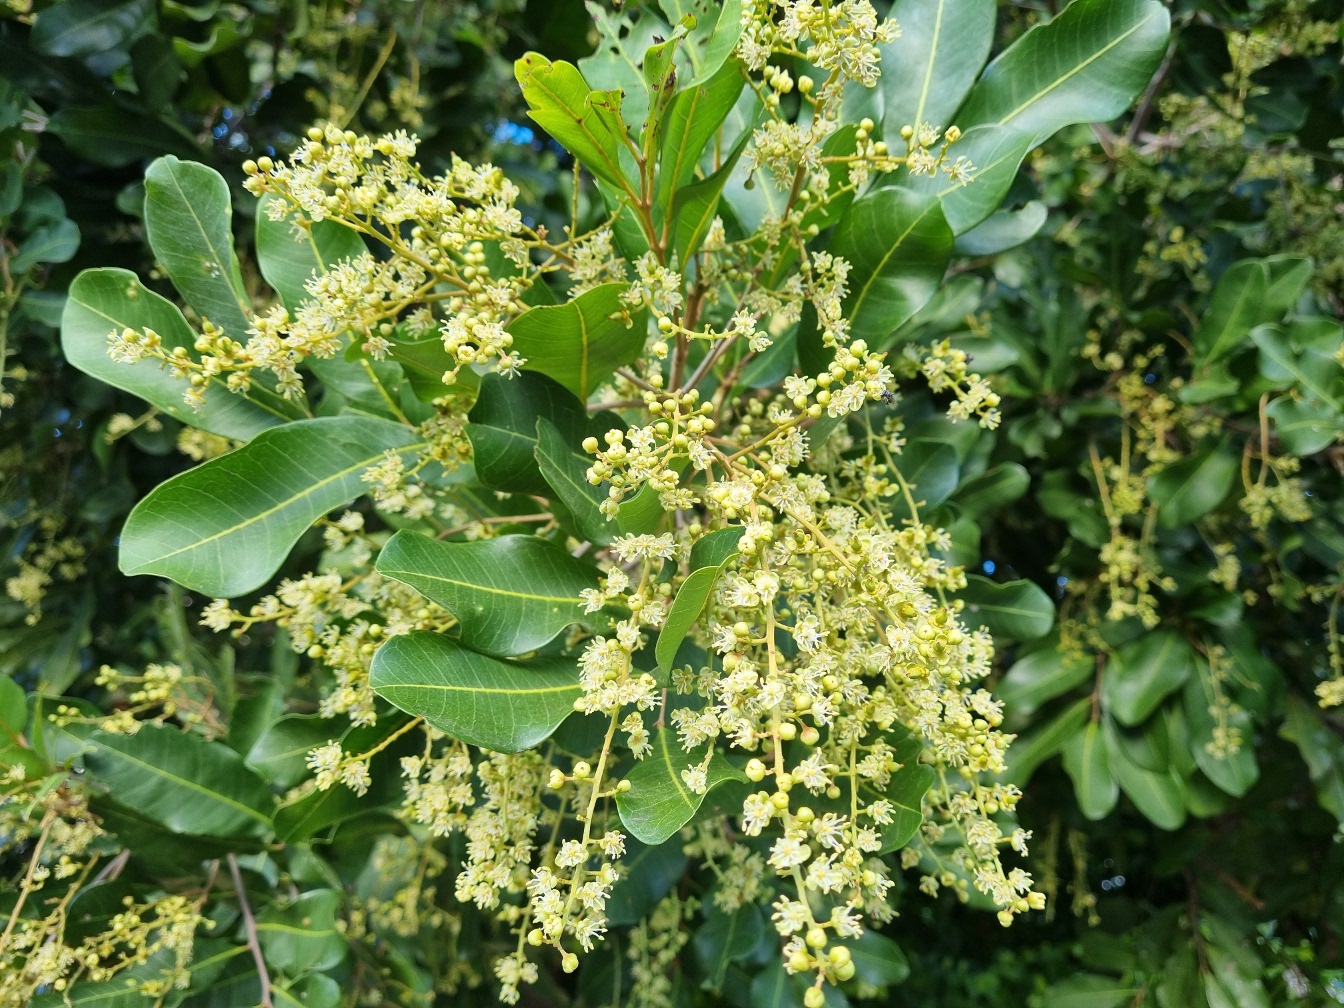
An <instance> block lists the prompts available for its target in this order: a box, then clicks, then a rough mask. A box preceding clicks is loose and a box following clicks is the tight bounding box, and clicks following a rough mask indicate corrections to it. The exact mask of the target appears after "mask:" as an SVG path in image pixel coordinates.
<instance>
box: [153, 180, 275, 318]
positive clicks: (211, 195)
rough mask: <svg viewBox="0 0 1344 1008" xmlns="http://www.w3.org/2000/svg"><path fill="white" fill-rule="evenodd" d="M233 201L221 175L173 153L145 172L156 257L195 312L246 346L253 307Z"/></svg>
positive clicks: (227, 185)
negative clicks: (236, 242) (238, 249)
mask: <svg viewBox="0 0 1344 1008" xmlns="http://www.w3.org/2000/svg"><path fill="white" fill-rule="evenodd" d="M232 220H233V201H232V198H231V197H230V195H229V184H228V183H227V182H225V181H224V178H223V176H221V175H220V174H219V172H217V171H215V170H214V169H213V168H210V167H208V166H207V165H203V164H198V163H197V162H195V161H179V160H178V159H177V158H175V157H173V156H172V155H171V154H169V155H167V156H165V157H161V158H159V159H157V160H156V161H155V162H154V163H153V164H151V165H150V166H149V170H148V171H146V172H145V230H146V231H147V232H148V236H149V246H150V248H151V249H153V250H154V257H155V258H156V259H158V261H159V262H160V263H161V264H162V266H163V268H164V270H165V271H166V272H167V273H168V276H169V277H170V278H172V281H173V286H174V287H176V288H177V289H178V291H179V292H180V293H181V294H182V296H183V297H184V298H186V301H187V304H189V305H191V307H192V308H194V309H195V310H196V314H197V315H200V316H201V317H202V318H207V319H209V320H210V321H211V322H213V323H214V324H215V325H216V326H218V327H219V328H221V329H223V330H224V332H225V334H226V335H228V336H229V337H231V338H232V339H235V340H237V341H238V342H240V343H245V342H247V330H248V327H249V326H250V325H251V318H252V306H251V304H249V302H248V299H247V291H246V289H245V288H244V287H243V277H242V274H241V273H240V272H239V270H238V257H237V256H235V255H234V253H233V226H232Z"/></svg>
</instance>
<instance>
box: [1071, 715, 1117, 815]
mask: <svg viewBox="0 0 1344 1008" xmlns="http://www.w3.org/2000/svg"><path fill="white" fill-rule="evenodd" d="M1064 772H1065V773H1067V774H1068V775H1069V778H1070V779H1071V780H1072V781H1073V793H1074V795H1075V796H1076V797H1077V799H1078V808H1079V809H1080V810H1081V811H1082V813H1083V815H1085V816H1087V818H1089V819H1091V820H1092V821H1093V822H1096V821H1097V820H1098V819H1105V818H1106V817H1107V816H1108V815H1110V814H1111V810H1112V809H1114V808H1115V803H1116V802H1117V801H1119V799H1120V782H1119V781H1117V780H1116V779H1115V775H1114V774H1112V773H1111V759H1110V755H1109V754H1108V753H1107V751H1106V740H1105V738H1104V737H1103V736H1102V732H1101V725H1100V724H1098V723H1097V722H1096V721H1089V722H1088V723H1087V724H1086V725H1084V726H1083V729H1082V730H1081V731H1079V732H1078V733H1076V734H1075V735H1074V736H1073V737H1072V738H1070V739H1069V740H1068V741H1067V742H1066V743H1064Z"/></svg>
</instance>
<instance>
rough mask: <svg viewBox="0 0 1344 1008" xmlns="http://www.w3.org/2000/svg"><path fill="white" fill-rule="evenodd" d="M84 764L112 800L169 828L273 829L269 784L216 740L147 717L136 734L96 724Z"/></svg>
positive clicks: (218, 833)
mask: <svg viewBox="0 0 1344 1008" xmlns="http://www.w3.org/2000/svg"><path fill="white" fill-rule="evenodd" d="M88 744H89V750H88V752H86V753H85V755H84V766H85V769H87V771H88V773H89V775H90V776H91V777H92V778H93V779H94V780H95V781H97V782H98V783H99V784H102V785H104V786H105V787H107V789H108V790H109V791H110V792H111V793H112V795H114V796H115V798H116V800H117V801H118V802H119V803H121V804H122V805H124V806H126V807H127V808H130V809H134V810H135V811H136V812H137V813H138V814H139V815H142V816H144V817H145V818H147V819H150V820H152V821H153V822H156V823H158V824H159V825H161V826H165V827H167V828H168V829H170V830H172V831H173V832H174V833H187V834H196V835H201V836H213V837H256V836H262V835H264V834H265V833H267V832H268V831H269V830H270V826H271V812H272V810H273V808H274V805H275V800H274V799H273V798H272V797H271V792H270V789H268V788H267V787H266V785H265V784H264V783H263V782H262V780H261V778H260V777H258V776H257V775H256V774H254V773H253V772H252V771H251V770H249V769H248V768H247V767H246V766H245V765H244V764H243V758H242V757H241V756H239V755H238V754H237V753H236V752H234V751H233V750H232V749H230V748H229V747H228V746H226V745H223V744H222V743H219V742H207V741H206V740H205V739H203V738H201V736H199V735H195V734H192V733H190V732H182V731H178V730H177V729H175V728H166V727H159V726H157V725H145V726H144V727H142V728H141V729H140V730H139V731H138V732H136V733H135V734H134V735H114V734H111V733H109V732H101V731H100V732H94V733H93V734H92V735H91V736H90V737H89V740H88Z"/></svg>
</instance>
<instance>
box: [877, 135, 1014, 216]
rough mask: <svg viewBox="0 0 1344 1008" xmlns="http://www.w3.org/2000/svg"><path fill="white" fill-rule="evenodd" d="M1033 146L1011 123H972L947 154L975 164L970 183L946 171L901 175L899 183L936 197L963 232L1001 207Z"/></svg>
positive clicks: (945, 213) (916, 191) (927, 195)
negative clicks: (1023, 160) (959, 179)
mask: <svg viewBox="0 0 1344 1008" xmlns="http://www.w3.org/2000/svg"><path fill="white" fill-rule="evenodd" d="M1031 148H1032V135H1031V134H1030V133H1026V132H1023V131H1022V130H1019V129H1013V128H1012V127H1011V126H1000V125H998V124H996V123H982V124H980V125H979V126H972V127H971V128H970V129H968V130H966V132H965V133H964V134H963V135H962V138H961V139H960V140H958V141H957V142H956V143H955V144H953V145H952V146H951V147H950V148H949V149H948V153H949V154H950V155H951V156H952V157H953V159H955V158H959V157H963V158H966V160H968V161H970V163H971V164H973V165H974V166H975V172H974V174H973V177H972V179H971V181H970V182H968V183H961V182H956V181H954V180H953V179H951V178H949V177H948V176H947V174H946V173H939V174H936V175H910V174H909V173H906V172H903V173H901V174H900V175H898V176H895V177H896V178H897V179H899V182H900V185H901V187H902V188H904V189H908V190H910V191H911V192H914V193H919V194H921V195H923V196H925V197H929V196H933V197H936V198H937V200H938V202H939V203H940V204H941V205H942V208H943V216H944V217H945V218H946V219H947V225H948V227H950V228H951V229H952V233H953V234H954V235H964V234H966V233H967V232H969V231H970V230H971V229H972V228H974V227H975V226H976V225H978V224H979V223H980V222H981V221H984V220H986V219H988V218H989V217H990V215H992V214H993V213H994V211H995V210H997V209H998V208H999V204H1000V203H1002V202H1003V197H1004V196H1005V195H1006V194H1007V192H1008V189H1009V187H1010V186H1012V184H1013V179H1015V178H1016V177H1017V168H1018V165H1020V164H1021V163H1022V159H1023V158H1024V157H1026V155H1027V151H1029V150H1031Z"/></svg>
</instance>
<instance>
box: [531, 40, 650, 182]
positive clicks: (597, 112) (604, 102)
mask: <svg viewBox="0 0 1344 1008" xmlns="http://www.w3.org/2000/svg"><path fill="white" fill-rule="evenodd" d="M514 75H515V76H516V77H517V78H518V83H519V85H521V87H522V89H523V97H524V98H525V99H526V100H527V105H528V115H529V116H531V117H532V119H533V121H535V122H536V123H537V125H538V126H540V127H541V128H542V129H544V130H545V131H546V132H547V133H549V134H550V135H551V136H552V137H554V138H555V139H556V140H557V141H558V142H559V143H560V144H561V145H563V146H564V148H565V150H567V151H569V152H570V153H571V154H573V155H574V156H575V157H576V158H578V159H579V161H581V162H583V165H584V167H586V168H587V169H588V170H589V171H591V172H592V173H593V174H594V175H595V176H597V178H599V179H601V180H602V181H603V182H606V183H607V184H608V185H610V186H614V187H615V188H617V189H619V190H621V191H623V192H630V183H629V182H628V181H627V180H626V175H625V172H624V170H623V169H622V166H621V159H622V151H624V150H625V145H626V142H627V138H626V132H625V124H624V123H623V122H622V121H621V93H620V91H618V90H612V91H593V90H591V89H590V88H589V87H588V83H587V82H586V81H585V80H584V79H583V75H582V74H581V73H579V70H578V67H576V66H574V65H573V64H572V63H566V62H564V61H563V60H561V61H559V62H556V63H552V62H551V61H550V60H548V59H547V58H546V57H545V56H542V55H541V54H540V53H535V52H530V53H527V54H526V55H524V56H523V57H521V58H520V59H519V60H518V61H517V62H516V63H515V64H514ZM627 156H628V152H627Z"/></svg>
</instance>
